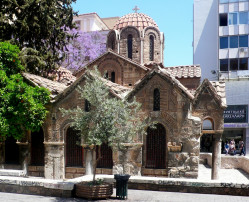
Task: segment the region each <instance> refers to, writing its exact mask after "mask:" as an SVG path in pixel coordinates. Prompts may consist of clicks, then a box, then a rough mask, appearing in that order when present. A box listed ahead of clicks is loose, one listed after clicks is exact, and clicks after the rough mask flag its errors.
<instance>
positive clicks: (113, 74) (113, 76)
mask: <svg viewBox="0 0 249 202" xmlns="http://www.w3.org/2000/svg"><path fill="white" fill-rule="evenodd" d="M111 81H112V82H113V83H115V72H112V73H111Z"/></svg>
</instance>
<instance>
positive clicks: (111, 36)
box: [106, 30, 118, 52]
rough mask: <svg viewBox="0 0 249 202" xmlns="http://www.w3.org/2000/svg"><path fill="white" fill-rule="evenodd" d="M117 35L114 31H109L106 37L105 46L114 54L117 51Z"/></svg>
mask: <svg viewBox="0 0 249 202" xmlns="http://www.w3.org/2000/svg"><path fill="white" fill-rule="evenodd" d="M117 40H118V35H117V33H116V31H115V30H111V31H110V32H109V33H108V35H107V43H106V46H107V48H108V49H109V48H110V49H112V50H113V51H114V52H117V50H118V43H117Z"/></svg>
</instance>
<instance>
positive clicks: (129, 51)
mask: <svg viewBox="0 0 249 202" xmlns="http://www.w3.org/2000/svg"><path fill="white" fill-rule="evenodd" d="M127 50H128V58H130V59H132V35H131V34H129V35H128V38H127Z"/></svg>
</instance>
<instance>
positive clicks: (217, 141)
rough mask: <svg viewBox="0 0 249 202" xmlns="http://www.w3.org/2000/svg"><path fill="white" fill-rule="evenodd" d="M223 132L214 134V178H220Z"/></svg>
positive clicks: (212, 177)
mask: <svg viewBox="0 0 249 202" xmlns="http://www.w3.org/2000/svg"><path fill="white" fill-rule="evenodd" d="M221 136H222V133H221V132H216V133H215V134H214V135H213V153H212V176H211V179H212V180H218V179H219V171H220V167H221Z"/></svg>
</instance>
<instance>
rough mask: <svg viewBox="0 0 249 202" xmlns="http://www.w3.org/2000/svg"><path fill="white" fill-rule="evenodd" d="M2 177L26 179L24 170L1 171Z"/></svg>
mask: <svg viewBox="0 0 249 202" xmlns="http://www.w3.org/2000/svg"><path fill="white" fill-rule="evenodd" d="M0 176H13V177H25V176H26V174H25V172H24V171H23V170H10V169H0Z"/></svg>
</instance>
